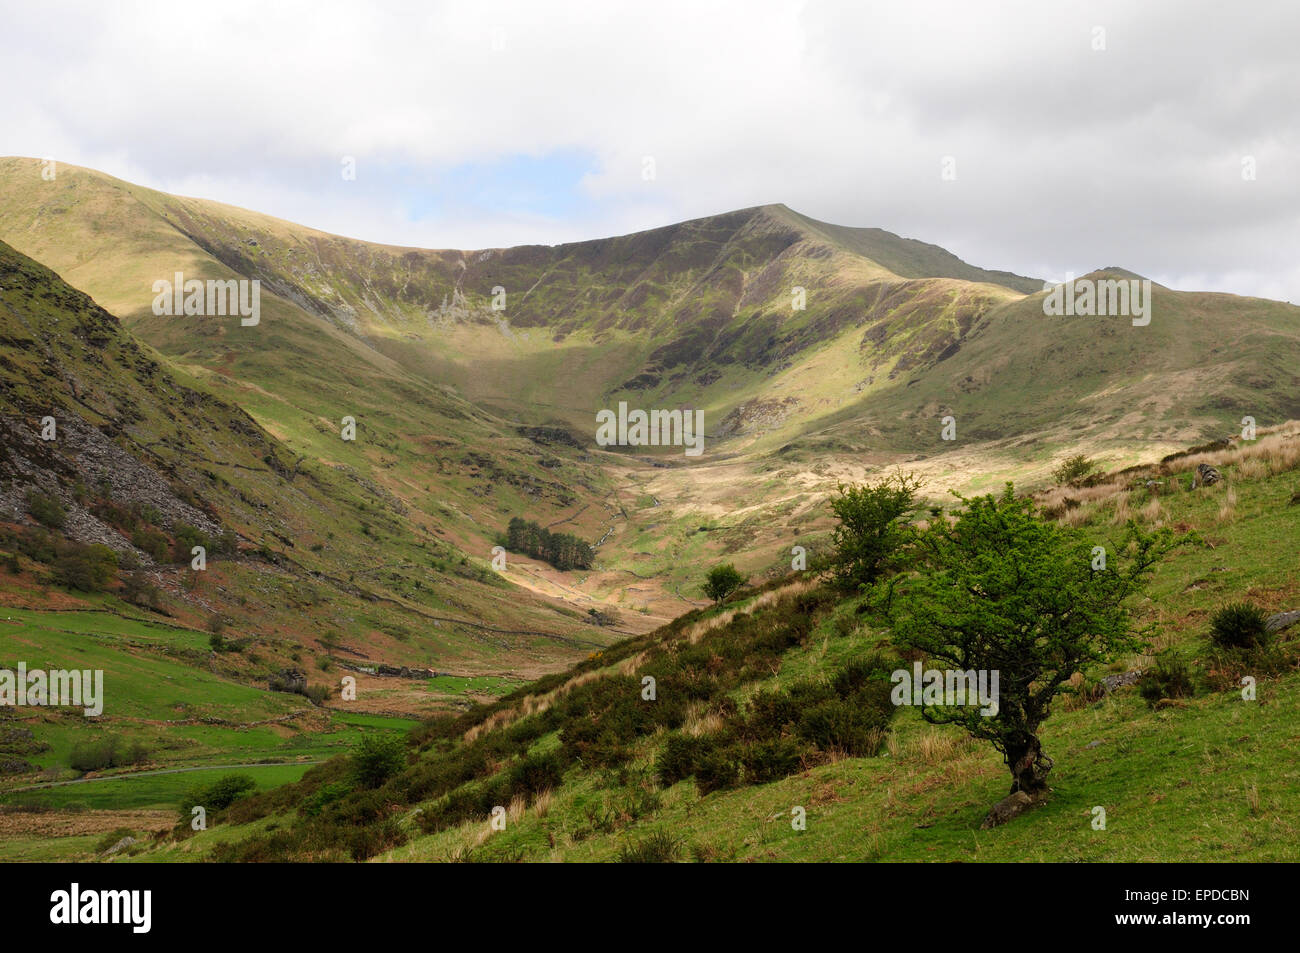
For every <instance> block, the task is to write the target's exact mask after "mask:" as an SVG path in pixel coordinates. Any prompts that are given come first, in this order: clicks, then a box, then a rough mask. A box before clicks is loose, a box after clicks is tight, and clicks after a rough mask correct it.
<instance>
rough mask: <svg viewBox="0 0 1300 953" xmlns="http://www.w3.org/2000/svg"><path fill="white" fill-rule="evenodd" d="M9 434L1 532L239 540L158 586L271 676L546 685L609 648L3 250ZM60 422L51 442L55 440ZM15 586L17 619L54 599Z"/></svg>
mask: <svg viewBox="0 0 1300 953" xmlns="http://www.w3.org/2000/svg"><path fill="white" fill-rule="evenodd" d="M0 414H2V416H0V430H2V431H3V436H4V439H3V441H2V442H0V477H3V482H0V497H3V500H4V503H5V506H4V512H3V513H2V514H0V519H3V521H4V522H6V523H13V524H14V525H15V526H16V527H19V526H22V525H24V524H25V523H26V522H27V518H26V517H25V515H24V514H25V513H26V511H27V509H28V502H27V498H28V496H29V494H31V493H34V492H35V493H40V494H43V495H46V496H53V497H57V498H59V499H60V500H61V501H62V503H63V505H64V506H65V508H66V509H67V512H68V519H67V523H66V527H65V530H64V532H66V534H67V535H68V536H69V537H71V538H74V539H77V540H78V541H80V542H105V543H107V544H108V545H110V547H111V548H113V549H116V550H119V551H122V552H125V551H127V550H130V549H131V546H130V543H129V539H128V538H126V537H123V536H122V535H121V533H119V532H118V530H116V529H114V528H113V527H112V526H111V525H109V524H107V523H105V522H102V521H101V519H100V518H99V517H98V516H97V515H96V514H97V513H99V512H102V510H103V508H104V507H110V506H121V507H127V506H147V507H149V508H150V509H151V510H153V511H156V512H157V514H158V515H157V516H155V517H153V521H154V522H156V523H157V524H158V525H159V526H160V527H161V528H162V529H163V530H166V531H174V530H175V529H176V527H177V526H179V525H180V524H185V525H191V526H197V527H198V528H200V529H201V530H203V531H204V532H205V533H208V534H209V535H213V536H215V535H217V534H219V533H220V532H222V531H223V530H229V531H231V532H233V533H234V534H235V535H236V537H237V539H238V546H239V550H240V552H239V554H238V556H237V557H236V558H234V559H227V558H223V559H221V560H219V561H218V560H215V558H214V561H213V562H212V563H211V564H210V566H209V568H208V571H207V574H206V575H203V574H200V575H202V578H200V579H196V580H190V579H189V578H188V577H189V576H190V575H192V573H191V572H190V570H189V567H188V566H185V565H176V566H170V565H166V566H160V567H154V568H152V569H151V572H152V573H153V574H154V579H155V581H156V582H157V583H158V584H160V585H161V586H162V587H163V588H164V589H165V590H166V591H167V593H168V594H169V595H168V596H167V598H166V600H165V602H164V605H163V608H164V609H165V610H166V611H167V612H168V613H170V614H171V615H172V616H173V617H174V618H176V619H178V620H181V621H184V622H185V623H187V624H190V625H202V624H204V622H205V621H206V620H207V619H208V618H209V616H211V615H212V614H214V613H219V614H221V615H223V616H225V617H227V618H228V619H229V620H230V623H229V625H230V632H231V636H232V637H236V638H238V637H255V638H264V639H267V640H268V645H269V646H271V647H270V648H268V649H267V650H266V651H267V656H266V657H265V658H264V659H263V664H264V665H273V664H274V661H275V659H276V658H280V659H281V660H282V661H285V662H287V661H289V659H288V656H289V655H290V654H291V653H293V652H295V651H296V650H297V648H296V647H301V648H302V649H304V650H305V651H307V652H309V653H311V654H313V655H317V656H323V655H325V654H328V653H329V652H330V651H332V649H330V648H329V646H353V645H355V646H358V647H360V646H364V647H365V650H366V651H367V652H368V653H382V654H380V655H379V658H380V660H381V661H385V662H391V663H393V664H399V665H419V666H422V667H434V668H439V669H441V670H448V669H451V670H458V671H466V670H470V671H473V670H479V671H482V670H485V669H486V670H500V669H501V668H502V667H503V666H501V665H500V663H499V660H498V659H497V658H496V657H497V656H498V655H500V654H501V653H502V651H503V650H506V651H508V652H512V653H513V654H512V656H511V663H512V664H514V665H519V666H522V667H523V668H525V669H526V670H533V669H534V667H535V666H543V667H544V666H545V665H547V664H553V663H555V662H557V661H560V660H562V659H564V658H567V657H572V655H573V654H576V653H579V652H581V651H583V650H584V645H587V643H589V642H593V641H599V637H598V636H593V635H591V634H589V633H590V632H591V627H589V626H585V625H583V624H582V623H581V621H580V619H579V618H578V614H577V613H576V612H568V613H567V614H565V613H560V612H557V611H556V607H555V606H553V605H551V604H549V603H548V602H546V601H544V600H541V599H536V598H533V597H532V596H530V595H529V594H528V592H526V591H523V590H521V589H518V588H515V587H513V586H511V585H510V584H509V583H507V582H506V581H505V580H503V579H501V578H500V577H498V575H497V574H495V573H493V572H491V570H490V569H489V568H488V566H487V560H486V558H474V559H470V558H467V557H466V556H465V555H464V553H463V552H462V551H461V550H460V549H459V548H458V547H457V546H455V545H454V544H453V543H452V542H450V541H448V539H446V538H444V534H443V533H440V529H442V525H441V523H440V520H439V518H438V516H439V514H435V515H433V516H431V517H430V518H429V520H428V522H427V523H426V522H423V521H421V520H416V519H412V518H411V510H410V508H409V507H408V506H407V505H406V504H404V503H402V502H401V501H400V500H399V499H397V498H396V497H395V496H393V495H392V494H391V493H388V492H386V491H385V490H384V489H383V488H382V487H381V486H379V485H378V484H375V483H373V482H371V481H369V480H367V479H365V478H364V477H362V476H360V474H359V473H358V472H357V469H355V468H350V467H347V466H336V465H333V464H331V463H330V462H329V461H323V460H318V459H311V458H308V457H306V456H304V455H302V454H299V453H295V452H292V451H290V450H289V449H287V448H286V447H285V446H284V445H283V444H282V443H281V442H280V441H279V440H277V439H276V438H275V436H274V435H272V434H271V433H268V432H267V431H266V430H265V429H264V428H263V427H261V426H259V424H258V423H257V422H256V421H255V420H254V419H252V418H251V417H250V416H249V415H248V414H247V413H246V412H245V411H244V410H243V409H241V408H240V407H237V406H235V405H234V404H233V403H231V402H229V401H227V400H225V399H223V398H222V397H221V396H219V395H216V394H213V393H212V392H210V391H208V390H207V389H205V388H204V387H203V386H201V385H196V384H194V383H193V382H187V381H185V380H182V379H179V378H177V377H176V376H175V375H174V374H173V373H172V372H171V371H170V370H169V369H168V368H167V367H166V366H165V363H164V359H163V358H161V357H160V356H159V355H158V354H157V352H155V351H154V350H153V349H151V348H149V347H148V346H147V345H142V344H139V343H138V342H136V341H135V340H134V339H133V337H132V336H131V335H130V334H129V333H128V332H126V331H124V330H123V329H122V328H121V327H120V326H119V324H118V322H117V320H116V319H115V318H114V317H113V316H112V315H110V314H108V313H107V312H106V311H104V310H103V309H102V308H100V307H99V306H97V305H96V304H95V302H94V301H92V300H91V299H90V298H88V297H87V296H86V295H84V294H83V293H81V292H79V291H76V290H74V289H73V288H71V287H69V286H68V285H67V284H65V283H64V282H63V281H62V280H60V279H59V277H58V276H57V275H56V274H54V273H53V272H52V271H50V270H48V269H47V268H45V267H43V266H41V265H39V264H37V263H36V262H34V261H31V260H30V259H28V258H26V257H24V256H22V255H20V254H19V253H17V252H15V251H14V250H13V249H12V248H10V247H9V246H7V245H4V244H3V243H0ZM47 417H48V418H53V421H54V425H55V431H54V437H55V439H53V440H44V439H41V434H42V430H43V421H44V419H45V418H47ZM21 568H22V570H23V571H22V572H21V573H20V574H19V575H18V576H17V578H16V579H13V580H10V579H8V578H6V581H5V584H6V589H7V594H6V601H8V602H9V604H11V605H12V604H15V603H18V604H23V603H29V604H39V600H40V598H41V593H42V592H47V590H41V589H38V588H37V587H36V586H35V585H29V583H31V582H34V581H36V580H37V579H38V577H39V576H40V574H41V571H42V570H41V568H40V567H38V566H32V565H27V566H22V567H21ZM8 590H11V591H8ZM33 600H35V601H33ZM460 620H464V621H465V622H466V623H467V624H463V625H462V624H461V622H460ZM485 626H486V627H487V628H485ZM493 627H496V628H501V629H505V630H509V631H506V632H502V633H497V634H493V633H492V632H491V629H492V628H493ZM585 650H586V651H589V650H590V647H589V645H588V646H587V647H586V649H585ZM369 657H372V658H373V657H376V656H375V654H370V656H369ZM294 661H298V660H297V659H294ZM247 668H248V670H247V671H246V672H245V673H244V675H245V676H246V677H249V678H261V677H263V671H262V669H260V668H258V667H257V666H256V665H252V666H248V667H247Z"/></svg>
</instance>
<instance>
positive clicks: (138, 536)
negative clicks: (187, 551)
mask: <svg viewBox="0 0 1300 953" xmlns="http://www.w3.org/2000/svg"><path fill="white" fill-rule="evenodd" d="M131 545H132V546H134V547H135V548H136V549H142V550H144V551H145V552H146V553H148V554H149V556H150V558H151V559H153V561H154V562H156V563H165V562H167V557H168V554H169V552H170V551H171V544H170V543H169V542H168V541H167V536H166V535H165V534H164V533H162V532H161V531H160V530H157V529H153V528H152V527H147V526H142V527H140V528H138V529H136V530H135V531H134V532H133V533H132V534H131Z"/></svg>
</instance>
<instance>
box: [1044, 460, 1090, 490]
mask: <svg viewBox="0 0 1300 953" xmlns="http://www.w3.org/2000/svg"><path fill="white" fill-rule="evenodd" d="M1096 468H1097V464H1096V463H1095V462H1093V461H1092V460H1089V459H1088V458H1087V457H1086V456H1084V455H1083V454H1082V453H1076V454H1075V455H1074V456H1072V457H1067V458H1066V459H1065V460H1064V461H1063V462H1062V463H1061V465H1060V466H1059V467H1057V468H1056V469H1055V470H1053V471H1052V479H1054V480H1055V481H1056V482H1057V484H1059V485H1063V486H1066V485H1072V484H1075V483H1081V482H1082V481H1083V480H1086V479H1087V478H1088V475H1089V474H1091V473H1092V471H1093V470H1095V469H1096Z"/></svg>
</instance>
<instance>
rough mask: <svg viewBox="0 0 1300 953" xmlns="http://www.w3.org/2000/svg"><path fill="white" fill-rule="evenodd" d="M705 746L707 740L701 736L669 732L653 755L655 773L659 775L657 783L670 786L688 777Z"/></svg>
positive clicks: (697, 762) (693, 770)
mask: <svg viewBox="0 0 1300 953" xmlns="http://www.w3.org/2000/svg"><path fill="white" fill-rule="evenodd" d="M707 747H708V742H707V741H705V740H704V739H702V738H692V737H690V736H689V735H682V734H677V733H673V734H670V735H669V736H668V739H667V740H666V741H665V742H664V745H663V747H662V748H660V749H659V753H658V755H657V756H656V757H655V773H656V774H657V775H658V776H659V783H660V784H662V785H663V786H664V787H672V786H673V785H674V784H676V783H677V782H678V781H681V780H682V779H683V778H689V777H690V776H691V775H692V774H694V773H695V768H696V766H697V765H698V764H699V762H700V757H701V754H702V752H703V750H704V749H706V748H707Z"/></svg>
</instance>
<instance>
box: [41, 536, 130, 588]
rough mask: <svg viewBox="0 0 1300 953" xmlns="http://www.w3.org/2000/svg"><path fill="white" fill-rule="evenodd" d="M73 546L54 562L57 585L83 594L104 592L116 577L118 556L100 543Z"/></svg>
mask: <svg viewBox="0 0 1300 953" xmlns="http://www.w3.org/2000/svg"><path fill="white" fill-rule="evenodd" d="M73 545H74V547H75V548H73V549H72V550H70V551H68V552H66V553H65V554H64V555H62V556H59V557H58V558H57V559H55V561H54V581H55V583H56V584H57V585H60V586H66V587H67V588H69V589H79V590H80V591H82V592H103V591H104V590H105V589H107V588H108V586H109V584H110V583H112V581H113V579H114V578H115V577H116V574H117V554H116V553H114V552H113V551H112V550H111V549H109V548H108V547H107V546H101V545H100V544H99V543H94V544H92V545H90V546H79V545H76V544H73Z"/></svg>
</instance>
